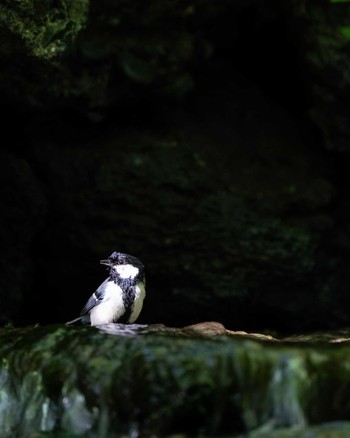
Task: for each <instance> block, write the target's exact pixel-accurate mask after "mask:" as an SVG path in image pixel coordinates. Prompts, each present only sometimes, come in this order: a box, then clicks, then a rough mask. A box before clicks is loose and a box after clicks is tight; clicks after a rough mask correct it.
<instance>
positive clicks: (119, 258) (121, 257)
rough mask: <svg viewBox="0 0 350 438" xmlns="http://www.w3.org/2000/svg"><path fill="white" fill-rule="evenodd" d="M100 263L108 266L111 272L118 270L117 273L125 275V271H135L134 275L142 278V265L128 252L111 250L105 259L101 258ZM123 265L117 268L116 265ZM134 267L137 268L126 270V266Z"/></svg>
mask: <svg viewBox="0 0 350 438" xmlns="http://www.w3.org/2000/svg"><path fill="white" fill-rule="evenodd" d="M100 263H101V265H106V266H108V268H109V270H110V272H111V273H115V272H118V273H119V275H122V276H123V275H127V274H126V273H127V272H130V275H131V273H133V272H137V275H136V274H135V277H137V278H142V277H143V276H144V266H143V264H142V263H141V262H140V260H139V259H138V258H136V257H134V256H131V255H129V254H124V253H122V252H113V253H112V254H111V255H110V256H109V257H108V259H107V260H101V261H100ZM122 265H125V269H124V268H118V266H122ZM130 267H134V268H137V270H129V271H128V270H127V268H130ZM124 273H125V274H124Z"/></svg>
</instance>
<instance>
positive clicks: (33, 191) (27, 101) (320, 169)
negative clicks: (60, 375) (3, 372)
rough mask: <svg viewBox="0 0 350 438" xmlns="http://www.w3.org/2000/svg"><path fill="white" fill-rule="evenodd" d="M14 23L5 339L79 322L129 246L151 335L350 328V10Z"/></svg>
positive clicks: (80, 11) (229, 7) (226, 11)
mask: <svg viewBox="0 0 350 438" xmlns="http://www.w3.org/2000/svg"><path fill="white" fill-rule="evenodd" d="M213 3H214V4H213ZM281 3H283V4H281ZM0 12H1V14H0V16H1V19H0V20H1V21H0V34H1V42H0V58H1V66H2V67H1V73H0V95H1V100H0V105H1V125H2V137H3V141H2V146H3V150H2V152H1V153H0V154H1V157H2V160H1V167H2V169H1V172H0V174H1V186H0V187H1V191H0V197H1V201H2V209H1V210H2V213H1V219H0V220H1V227H0V239H1V248H0V251H1V254H0V266H1V276H0V306H1V313H0V322H1V323H3V324H6V323H13V324H15V325H27V324H34V323H40V324H50V323H57V322H58V323H61V322H65V321H67V320H70V319H73V318H74V317H76V316H77V315H78V314H79V312H80V310H81V308H82V307H83V305H84V304H85V302H86V300H87V298H88V297H89V296H90V294H91V293H92V292H93V291H94V290H95V289H96V287H97V286H98V285H99V284H100V283H101V282H102V281H103V280H104V278H105V277H106V274H107V273H106V272H105V271H104V268H103V267H102V266H100V265H99V260H100V259H102V258H106V257H107V256H108V255H109V254H110V253H112V252H113V251H115V250H117V251H123V252H127V253H130V254H133V255H135V256H137V257H139V258H140V259H141V260H142V261H143V262H144V264H145V266H146V273H147V298H146V301H145V304H144V310H143V312H142V314H141V317H140V318H139V321H138V322H142V323H164V324H168V325H173V326H183V325H186V324H192V323H196V322H200V321H205V320H217V321H220V322H222V323H223V324H225V326H226V327H227V328H231V329H240V330H277V331H281V332H293V333H294V332H298V331H302V330H313V329H327V328H335V327H341V326H344V325H348V324H349V318H350V315H349V311H348V307H349V298H348V296H349V276H350V270H349V255H350V252H349V251H350V228H349V222H348V218H349V214H350V205H349V189H348V179H349V176H348V174H349V173H348V168H349V144H350V142H349V138H350V137H349V134H350V133H349V128H348V126H349V112H348V106H349V102H350V100H349V99H348V95H349V89H350V88H349V87H350V85H349V84H350V83H349V79H350V77H349V71H350V70H349V67H350V65H349V64H350V62H349V55H348V53H349V34H350V32H349V29H350V28H349V27H348V23H349V22H350V21H349V18H350V13H349V5H348V2H336V1H307V2H306V1H292V0H288V1H285V2H279V1H273V0H271V1H267V0H266V1H263V0H249V1H247V0H246V1H243V0H242V1H235V2H231V1H228V0H227V1H221V2H209V1H205V0H203V1H198V2H195V3H192V2H189V1H179V0H172V1H170V0H169V1H160V0H152V1H150V2H147V4H144V3H143V2H142V3H138V2H133V1H108V0H104V1H100V2H93V3H89V1H88V0H79V1H78V0H75V1H73V2H69V4H68V3H67V4H66V3H64V2H61V3H57V2H53V1H47V2H38V3H36V2H29V1H26V0H23V1H21V2H16V3H15V4H13V2H10V1H5V2H3V4H2V5H1V6H0Z"/></svg>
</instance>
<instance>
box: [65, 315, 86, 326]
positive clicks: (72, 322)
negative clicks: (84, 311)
mask: <svg viewBox="0 0 350 438" xmlns="http://www.w3.org/2000/svg"><path fill="white" fill-rule="evenodd" d="M82 318H83V317H82V316H79V317H78V318H75V319H73V321H68V322H66V323H65V325H70V324H75V323H76V322H78V321H81V320H82Z"/></svg>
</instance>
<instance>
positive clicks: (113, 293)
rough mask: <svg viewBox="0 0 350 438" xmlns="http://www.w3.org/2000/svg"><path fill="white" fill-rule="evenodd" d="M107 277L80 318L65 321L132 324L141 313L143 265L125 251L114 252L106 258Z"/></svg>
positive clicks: (143, 287)
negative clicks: (124, 252)
mask: <svg viewBox="0 0 350 438" xmlns="http://www.w3.org/2000/svg"><path fill="white" fill-rule="evenodd" d="M100 263H101V264H102V265H106V266H108V271H109V277H108V278H107V279H106V280H105V281H104V282H103V283H102V284H101V285H100V286H99V288H98V289H97V290H96V291H95V292H94V293H93V294H92V295H91V297H90V298H89V300H88V301H87V303H86V304H85V306H84V308H83V310H82V311H81V312H80V317H79V318H76V319H74V320H73V321H70V322H68V323H67V324H72V323H74V322H77V321H79V320H80V321H81V322H82V323H84V324H91V325H94V326H95V325H102V324H109V323H112V322H113V323H115V322H118V323H124V324H132V323H133V322H135V321H136V319H137V318H138V316H139V315H140V312H141V309H142V305H143V300H144V298H145V295H146V290H145V268H144V266H143V264H142V263H141V262H140V260H139V259H138V258H136V257H133V256H131V255H128V254H123V253H121V252H113V254H111V255H110V256H109V257H108V259H107V260H101V261H100Z"/></svg>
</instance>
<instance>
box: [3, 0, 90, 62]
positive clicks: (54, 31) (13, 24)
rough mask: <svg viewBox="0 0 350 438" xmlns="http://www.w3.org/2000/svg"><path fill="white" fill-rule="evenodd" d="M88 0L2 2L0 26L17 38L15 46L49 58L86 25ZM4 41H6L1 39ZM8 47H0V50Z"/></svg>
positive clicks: (66, 47)
mask: <svg viewBox="0 0 350 438" xmlns="http://www.w3.org/2000/svg"><path fill="white" fill-rule="evenodd" d="M88 6H89V1H88V0H74V1H73V2H66V1H64V0H61V1H59V2H53V1H49V0H47V1H45V2H33V1H28V0H22V1H17V2H10V1H5V2H2V4H1V6H0V29H2V31H3V32H8V33H10V34H11V35H12V36H13V37H14V38H17V42H18V45H17V48H18V49H19V50H20V46H21V45H23V50H22V51H23V52H25V51H28V53H30V54H31V55H32V56H35V57H38V58H41V59H45V60H49V59H52V58H55V57H57V56H58V55H60V54H62V53H64V52H65V51H67V49H69V48H70V47H71V45H72V43H73V41H74V40H75V38H76V37H77V35H78V33H79V32H80V31H81V29H82V28H83V27H84V26H85V24H86V19H87V12H88ZM4 43H5V44H7V42H6V41H5V42H4ZM3 51H5V52H7V51H8V46H5V50H4V48H2V47H1V43H0V53H1V52H3Z"/></svg>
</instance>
